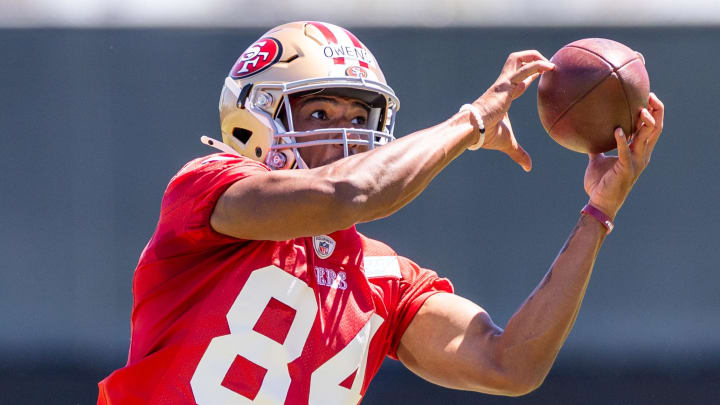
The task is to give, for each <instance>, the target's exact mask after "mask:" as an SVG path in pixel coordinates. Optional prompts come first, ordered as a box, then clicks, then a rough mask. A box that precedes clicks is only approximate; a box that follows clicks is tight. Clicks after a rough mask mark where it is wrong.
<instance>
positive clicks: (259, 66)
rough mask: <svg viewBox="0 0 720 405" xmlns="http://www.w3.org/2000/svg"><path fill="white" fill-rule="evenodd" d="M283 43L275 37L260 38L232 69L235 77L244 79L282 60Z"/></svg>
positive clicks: (231, 74) (231, 72)
mask: <svg viewBox="0 0 720 405" xmlns="http://www.w3.org/2000/svg"><path fill="white" fill-rule="evenodd" d="M280 55H282V44H281V43H280V41H278V40H277V39H275V38H271V37H264V38H260V39H258V40H257V41H255V43H253V44H252V45H250V47H249V48H248V49H247V50H245V52H243V54H242V55H240V57H239V58H238V60H237V62H235V65H234V66H233V68H232V70H231V71H230V77H232V78H233V79H242V78H243V77H248V76H251V75H254V74H256V73H260V72H262V71H263V70H265V69H267V68H269V67H270V66H272V65H273V64H275V62H277V61H278V60H280Z"/></svg>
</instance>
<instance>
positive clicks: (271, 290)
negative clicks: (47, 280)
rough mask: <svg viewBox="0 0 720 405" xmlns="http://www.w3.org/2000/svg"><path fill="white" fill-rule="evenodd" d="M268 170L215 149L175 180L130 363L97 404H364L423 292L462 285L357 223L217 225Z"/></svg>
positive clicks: (137, 305) (146, 274)
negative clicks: (330, 226) (265, 233)
mask: <svg viewBox="0 0 720 405" xmlns="http://www.w3.org/2000/svg"><path fill="white" fill-rule="evenodd" d="M267 171H268V168H267V167H266V166H264V165H262V164H260V163H257V162H254V161H252V160H249V159H246V158H242V157H237V156H234V155H230V154H216V155H211V156H209V157H205V158H201V159H196V160H194V161H192V162H190V163H188V164H187V165H186V166H185V167H184V168H183V169H182V170H181V171H180V172H179V173H178V174H177V175H176V176H175V177H174V178H173V179H172V180H171V182H170V184H169V185H168V188H167V190H166V191H165V195H164V198H163V202H162V208H161V213H160V219H159V222H158V225H157V228H156V230H155V233H154V235H153V237H152V239H151V240H150V242H149V243H148V245H147V246H146V247H145V250H144V251H143V253H142V255H141V257H140V261H139V263H138V267H137V269H136V270H135V276H134V280H133V296H134V303H133V310H132V325H131V328H132V331H131V343H130V353H129V356H128V362H127V365H126V366H125V367H124V368H121V369H119V370H117V371H115V372H113V373H112V374H111V375H110V376H108V377H107V378H105V379H104V380H103V381H101V382H100V384H99V387H100V393H99V397H98V404H113V405H115V404H150V403H152V404H196V403H197V404H213V405H214V404H251V403H257V404H277V405H282V404H285V405H308V404H313V405H316V404H328V405H330V404H333V405H338V404H357V403H358V402H360V400H361V399H362V395H363V394H364V393H365V391H366V390H367V387H368V384H369V382H370V380H371V379H372V377H373V376H374V375H375V373H376V372H377V371H378V369H379V368H380V364H381V363H382V361H383V359H384V358H385V356H390V357H393V358H396V353H395V352H396V350H397V347H398V344H399V342H400V338H401V337H402V334H403V333H404V331H405V329H406V328H407V326H408V325H409V323H410V321H411V320H412V318H413V316H414V315H415V313H416V312H417V311H418V309H419V308H420V306H421V305H422V304H423V303H424V302H425V300H426V299H427V298H428V297H429V296H431V295H433V294H435V293H437V292H452V291H453V289H452V285H451V284H450V282H449V281H448V280H446V279H443V278H439V277H438V276H437V274H435V273H434V272H433V271H430V270H426V269H422V268H420V267H418V266H417V265H416V264H415V263H413V262H412V261H410V260H408V259H406V258H404V257H401V256H398V255H397V254H396V253H395V252H394V251H393V250H392V249H390V248H389V247H388V246H387V245H385V244H383V243H381V242H378V241H375V240H372V239H370V238H367V237H365V236H364V235H361V234H360V233H358V232H357V231H356V230H355V227H351V228H349V229H346V230H341V231H337V232H334V233H332V234H330V235H318V236H316V237H303V238H297V239H293V240H289V241H284V242H272V241H249V240H240V239H235V238H231V237H228V236H224V235H222V234H219V233H217V232H215V231H214V230H213V229H212V228H211V226H210V216H211V214H212V211H213V209H214V206H215V203H216V202H217V200H218V198H219V197H220V195H222V193H223V192H224V191H225V190H226V189H227V188H228V187H229V186H230V185H231V184H233V183H234V182H236V181H238V180H241V179H243V178H245V177H248V176H252V175H257V174H262V173H265V172H267ZM284 215H287V213H284ZM295 215H302V213H300V212H298V213H295Z"/></svg>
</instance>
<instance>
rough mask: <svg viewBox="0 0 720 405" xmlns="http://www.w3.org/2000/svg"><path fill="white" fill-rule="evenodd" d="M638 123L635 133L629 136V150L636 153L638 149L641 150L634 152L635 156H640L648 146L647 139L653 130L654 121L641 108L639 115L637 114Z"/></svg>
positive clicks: (646, 111)
mask: <svg viewBox="0 0 720 405" xmlns="http://www.w3.org/2000/svg"><path fill="white" fill-rule="evenodd" d="M638 118H639V120H638V122H637V129H636V130H635V132H634V133H633V134H632V135H631V136H630V139H629V141H630V150H632V151H636V150H638V149H641V151H640V152H636V154H638V155H641V154H643V153H645V152H644V149H645V147H647V145H648V139H649V138H650V136H651V135H652V133H653V129H654V128H655V119H654V118H653V116H652V115H651V114H650V112H649V111H648V110H647V109H645V108H643V109H642V110H641V111H640V114H638Z"/></svg>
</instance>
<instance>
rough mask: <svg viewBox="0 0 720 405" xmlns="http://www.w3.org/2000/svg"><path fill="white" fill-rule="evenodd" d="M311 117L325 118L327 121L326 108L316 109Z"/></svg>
mask: <svg viewBox="0 0 720 405" xmlns="http://www.w3.org/2000/svg"><path fill="white" fill-rule="evenodd" d="M310 116H311V117H313V118H315V119H316V120H323V121H325V120H326V119H328V116H327V113H326V112H325V110H315V111H313V112H312V114H310Z"/></svg>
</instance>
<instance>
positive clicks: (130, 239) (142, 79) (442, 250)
mask: <svg viewBox="0 0 720 405" xmlns="http://www.w3.org/2000/svg"><path fill="white" fill-rule="evenodd" d="M353 31H354V33H355V34H357V36H358V37H359V38H360V39H361V40H362V41H363V42H365V44H366V45H367V46H368V47H369V48H370V49H372V50H373V52H374V54H375V56H376V57H377V59H378V60H379V61H380V64H381V67H382V68H383V70H384V72H385V75H386V77H387V78H388V81H389V83H390V85H391V86H392V87H393V88H394V89H395V91H396V93H397V94H398V95H399V97H400V99H401V102H402V108H401V111H400V114H399V116H398V120H399V121H398V122H399V123H398V128H397V132H396V135H403V134H407V133H410V132H412V131H415V130H418V129H421V128H425V127H427V126H429V125H432V124H434V123H437V122H439V121H441V120H444V119H445V118H447V117H449V116H450V115H452V114H453V113H454V112H455V111H457V109H458V108H459V106H460V105H461V104H463V103H465V102H469V101H471V100H473V99H475V98H476V97H478V96H479V95H480V94H481V93H482V92H483V91H484V90H485V89H486V88H487V87H488V86H489V85H490V84H491V83H492V82H493V81H494V80H495V78H496V77H497V75H498V73H499V71H500V68H501V66H502V64H503V63H504V61H505V59H506V57H507V54H508V53H509V52H511V51H515V50H521V49H531V48H534V49H538V50H540V51H541V52H542V53H543V54H545V55H546V56H547V57H548V58H549V57H550V56H552V54H553V53H554V52H555V51H556V50H557V49H559V48H560V47H561V46H563V45H564V44H566V43H568V42H571V41H573V40H576V39H579V38H584V37H594V36H599V37H606V38H611V39H615V40H617V41H620V42H624V43H626V44H627V45H629V46H630V47H632V48H634V49H636V50H639V51H641V52H642V53H643V54H644V56H645V58H646V60H647V68H648V71H649V74H650V79H651V87H652V90H653V91H655V92H656V93H657V94H658V95H659V96H660V98H661V99H662V100H663V101H664V103H665V105H666V108H667V115H666V125H665V132H664V134H663V136H662V139H661V140H660V142H659V144H658V146H657V148H656V150H655V153H654V156H653V161H652V164H651V165H650V166H649V168H648V169H647V170H646V172H645V174H644V175H643V176H642V177H641V179H640V181H639V182H638V184H637V185H636V187H635V189H634V190H633V192H632V194H631V195H630V198H629V199H628V201H627V203H626V204H625V207H624V208H623V210H622V211H621V212H620V214H619V216H618V217H617V219H616V225H617V227H616V229H615V231H614V232H613V233H612V234H611V235H610V236H609V238H608V239H607V241H606V243H605V246H604V247H603V249H602V251H601V253H600V256H599V258H598V261H597V264H596V266H595V272H594V274H593V279H592V281H591V283H590V286H589V288H588V292H587V296H586V298H585V301H584V304H583V308H582V311H581V313H580V315H579V317H578V320H577V323H576V325H575V328H574V330H573V332H572V333H571V334H570V336H569V338H568V340H567V343H566V345H565V347H564V349H563V350H562V352H561V353H560V355H559V357H558V360H557V362H556V365H555V367H554V368H553V370H552V371H551V373H550V375H549V376H548V378H547V380H546V382H545V384H544V385H543V386H542V387H541V388H540V389H539V390H537V391H535V392H533V393H532V394H530V395H528V396H525V397H521V398H501V397H493V396H486V395H481V394H473V393H466V392H455V391H450V390H446V389H443V388H439V387H435V386H433V385H431V384H429V383H425V382H423V381H422V380H420V379H419V378H418V377H415V376H413V375H412V374H410V373H409V372H408V371H405V370H404V369H403V367H402V366H401V365H400V364H399V363H397V362H394V361H392V360H388V361H387V362H386V363H385V365H384V367H383V369H382V370H381V372H380V373H379V375H378V376H377V377H376V378H375V380H374V382H373V384H372V385H371V387H370V390H369V392H368V394H367V396H366V399H365V401H364V402H363V403H366V404H384V403H390V402H391V401H396V402H398V403H417V404H437V403H443V402H444V403H453V404H470V403H473V404H475V403H478V404H506V403H517V404H556V403H557V404H574V403H582V404H615V403H617V404H690V403H693V404H711V403H720V399H718V397H720V322H719V321H720V294H719V293H718V291H717V290H718V287H719V285H720V274H718V266H717V263H718V261H719V260H720V243H718V242H719V241H720V237H718V236H717V232H718V231H717V230H718V225H720V215H718V213H717V206H718V203H717V202H718V197H719V196H720V185H719V184H718V181H717V180H716V176H715V171H716V161H717V158H716V157H715V155H716V153H717V151H718V150H720V138H719V137H718V132H719V131H720V130H719V128H720V110H718V101H717V97H718V95H720V84H719V83H718V75H717V71H718V62H720V55H719V51H720V47H718V45H717V44H718V43H719V42H720V28H702V27H695V28H682V27H674V28H601V27H596V28H589V29H580V28H543V29H540V28H535V29H533V28H513V29H499V28H492V29H470V28H466V29H462V28H454V29H428V28H426V29H420V28H405V29H389V28H383V29H379V28H373V29H371V28H355V29H353ZM263 32H264V30H262V29H246V30H220V29H216V30H210V29H194V30H190V29H187V30H170V29H143V30H100V29H90V30H73V29H3V30H0V55H1V56H0V142H1V143H0V173H1V174H0V190H1V191H0V193H1V194H2V196H1V197H0V212H1V213H2V214H0V256H1V257H2V261H0V266H1V268H0V308H2V311H0V325H1V326H0V403H2V404H47V403H53V404H55V403H57V404H91V403H94V402H95V400H96V396H97V388H96V383H97V382H98V381H99V380H100V379H102V378H104V377H105V376H106V375H107V374H109V373H110V372H111V371H113V370H114V369H116V368H119V367H122V366H123V365H124V363H125V359H126V354H127V349H128V343H129V317H130V308H131V301H132V295H131V279H132V272H133V269H134V267H135V264H136V262H137V258H138V256H139V254H140V251H141V250H142V248H143V247H144V245H145V243H146V242H147V240H148V238H149V237H150V235H151V234H152V232H153V229H154V226H155V222H156V220H157V215H158V211H159V205H160V198H161V196H162V193H163V190H164V188H165V185H166V184H167V182H168V181H169V179H170V177H172V175H173V174H174V173H175V172H176V171H177V170H178V169H179V168H180V167H181V166H182V165H183V164H184V163H185V162H186V161H188V160H190V159H192V158H194V157H197V156H200V155H203V154H210V153H213V150H211V149H209V148H207V147H205V146H203V145H202V144H200V142H199V137H200V136H201V135H210V136H214V137H216V138H217V137H219V125H218V118H217V102H218V96H219V91H220V88H221V86H222V82H223V79H224V77H225V75H226V74H227V71H228V70H229V68H230V67H231V65H232V63H233V62H234V61H235V59H236V58H237V56H238V55H239V54H240V53H242V52H243V51H244V50H245V48H246V47H247V46H248V45H249V44H250V43H251V42H252V41H254V40H255V39H256V38H257V37H259V36H260V35H261V34H262V33H263ZM535 97H536V86H535V85H533V87H532V88H531V89H529V90H528V92H527V94H526V95H525V96H523V97H522V98H520V99H518V100H517V101H516V102H515V103H514V104H513V108H512V109H511V118H512V120H513V126H514V129H515V132H516V134H517V136H518V139H519V141H520V143H521V144H522V145H523V146H524V147H525V148H526V150H527V151H528V152H529V153H530V154H531V156H532V157H533V162H534V168H533V171H532V172H531V173H527V174H526V173H524V172H523V171H522V170H521V169H520V168H519V167H518V166H516V165H515V164H513V163H512V162H511V161H510V160H509V159H508V158H506V157H505V156H503V155H501V154H499V153H497V152H489V151H480V152H476V153H466V154H464V155H463V156H461V157H460V158H458V159H457V160H456V161H455V162H454V163H453V164H452V165H451V166H450V167H448V169H447V170H445V171H444V172H443V173H441V174H440V175H439V176H438V178H437V179H436V180H435V181H434V182H433V183H432V184H431V185H430V186H429V187H428V189H427V190H426V191H425V193H424V194H422V195H421V196H420V197H419V198H418V199H417V200H416V201H414V202H412V203H411V204H410V205H409V206H407V207H406V208H404V209H403V210H401V211H400V212H398V213H397V214H395V215H394V216H392V217H390V218H387V219H385V220H382V221H377V222H374V223H369V224H363V225H361V226H360V230H361V231H362V232H364V233H366V234H368V235H369V236H371V237H374V238H377V239H380V240H383V241H385V242H387V243H389V244H390V245H391V246H393V247H394V248H395V249H396V250H397V251H398V252H399V253H400V254H403V255H405V256H408V257H411V258H413V259H414V260H415V261H416V262H418V263H420V264H421V265H423V266H425V267H429V268H433V269H436V270H437V271H438V272H439V273H441V274H442V275H445V276H447V277H449V278H450V279H451V280H452V281H453V282H454V284H455V287H456V290H457V292H458V294H460V295H463V296H465V297H468V298H470V299H472V300H474V301H476V302H477V303H479V304H480V305H481V306H483V307H484V308H485V309H487V310H488V312H489V313H490V314H491V315H492V316H493V319H494V320H495V322H496V323H498V324H500V325H504V324H505V323H506V322H507V320H508V319H509V318H510V316H511V315H512V313H513V312H514V311H515V309H516V308H517V307H518V306H519V305H520V303H521V302H522V301H523V300H524V299H525V297H526V296H527V295H528V294H529V293H530V291H532V289H533V288H534V287H535V285H536V284H537V283H538V282H539V280H540V279H541V278H542V276H543V275H544V273H545V271H546V270H547V268H548V266H549V265H550V263H551V262H552V260H553V259H554V257H555V255H556V253H557V251H558V250H559V248H560V247H561V246H562V244H563V242H564V241H565V238H566V237H567V235H568V234H569V232H570V230H571V229H572V227H573V226H574V224H575V221H576V220H577V218H578V216H579V213H578V212H579V209H580V208H581V207H582V206H583V204H584V203H585V202H586V199H587V198H586V195H585V194H584V191H583V188H582V178H583V173H584V168H585V165H586V160H587V158H586V156H584V155H580V154H577V153H574V152H570V151H567V150H565V149H563V148H561V147H560V146H558V145H557V144H555V143H554V142H553V141H552V139H550V138H549V137H548V136H547V135H546V134H545V132H544V131H543V129H542V127H541V125H540V122H539V119H538V116H537V110H536V100H535Z"/></svg>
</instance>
